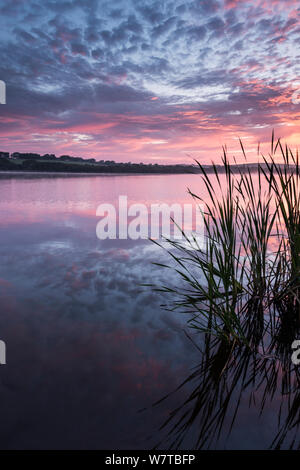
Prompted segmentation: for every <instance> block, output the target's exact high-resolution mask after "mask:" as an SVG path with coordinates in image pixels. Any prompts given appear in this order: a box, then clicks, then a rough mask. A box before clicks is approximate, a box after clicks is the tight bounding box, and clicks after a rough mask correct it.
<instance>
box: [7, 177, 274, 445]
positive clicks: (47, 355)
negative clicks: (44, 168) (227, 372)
mask: <svg viewBox="0 0 300 470" xmlns="http://www.w3.org/2000/svg"><path fill="white" fill-rule="evenodd" d="M187 187H190V188H191V189H192V190H194V191H196V192H197V193H198V194H199V195H203V188H202V187H201V180H200V177H199V176H197V175H182V176H175V175H174V176H173V175H161V176H160V175H158V176H152V175H139V176H88V177H82V176H81V177H79V176H75V177H62V176H46V175H43V176H29V175H25V176H20V175H19V176H18V177H12V176H7V175H6V176H5V175H1V177H0V213H1V218H0V241H1V244H0V251H1V264H0V305H1V315H0V339H2V340H4V341H5V342H6V345H7V365H6V366H0V446H1V448H4V449H13V448H26V449H27V448H34V449H38V448H44V449H45V448H57V449H58V448H62V449H63V448H78V449H81V448H85V449H91V448H94V449H95V448H98V449H126V448H130V449H136V448H146V449H147V448H151V447H152V446H153V445H154V444H155V443H156V442H157V441H158V440H159V438H160V434H159V432H158V428H159V426H160V424H162V422H163V420H164V419H165V418H166V416H167V414H168V412H169V411H170V410H171V409H172V407H173V406H176V400H177V399H178V396H177V398H176V397H174V398H171V399H170V400H169V401H166V402H164V403H163V404H162V405H160V406H158V407H154V408H152V407H151V405H152V404H153V403H154V402H155V401H156V400H158V399H160V398H161V397H162V396H163V395H165V394H167V393H168V392H171V391H172V390H174V389H175V388H176V386H177V385H179V383H180V382H181V381H182V380H184V379H185V377H186V376H187V375H188V374H189V373H190V371H191V369H192V367H193V366H195V365H196V364H197V362H198V361H199V358H198V356H197V350H196V349H195V348H194V346H193V345H192V344H191V342H190V341H189V340H188V339H187V337H186V336H185V334H184V332H183V328H184V327H185V326H186V325H185V319H184V318H183V317H181V316H180V315H179V314H178V313H171V312H166V311H164V310H163V309H162V308H161V307H160V303H161V299H160V298H159V296H158V295H157V294H155V293H152V292H151V290H150V288H149V289H148V288H143V287H140V284H142V283H145V282H160V281H161V282H163V281H164V280H165V279H164V276H165V275H166V274H165V272H162V271H161V269H159V268H158V267H155V266H154V265H152V262H153V261H158V260H159V261H161V260H162V259H163V256H164V255H163V252H162V250H161V249H159V248H158V247H156V246H155V245H153V244H152V243H151V242H149V241H148V240H143V241H141V240H139V241H126V240H105V241H100V240H99V239H97V237H96V225H97V222H98V220H99V218H98V217H96V208H97V206H98V205H99V204H100V203H103V202H108V203H113V204H116V203H117V199H118V196H119V195H127V196H128V201H129V203H131V202H141V203H146V204H150V203H154V202H166V203H169V204H171V203H173V202H180V203H183V202H187V203H188V202H190V196H189V195H188V194H187ZM184 393H185V392H184V391H182V392H180V394H181V395H180V396H181V398H184V396H185V395H184ZM274 407H275V408H276V402H275V403H273V404H272V407H268V406H267V407H266V411H265V414H264V419H263V420H259V419H258V418H257V417H256V415H255V414H254V413H253V411H252V410H249V408H248V403H247V401H246V400H245V403H242V405H241V410H240V413H239V420H238V425H237V426H236V427H235V428H234V429H233V432H232V434H231V436H230V437H229V438H228V439H227V440H226V439H225V438H221V440H220V443H219V444H218V446H219V447H221V448H224V447H225V448H228V449H230V448H241V449H243V448H256V449H260V448H265V447H266V446H267V445H268V444H270V441H271V440H272V437H273V434H274V429H275V422H276V419H277V416H276V412H275V411H276V410H275V408H274ZM142 408H146V411H144V412H142V413H139V412H138V411H139V410H140V409H142ZM274 410H275V411H274ZM185 446H186V447H187V448H188V446H189V441H187V442H186V444H185Z"/></svg>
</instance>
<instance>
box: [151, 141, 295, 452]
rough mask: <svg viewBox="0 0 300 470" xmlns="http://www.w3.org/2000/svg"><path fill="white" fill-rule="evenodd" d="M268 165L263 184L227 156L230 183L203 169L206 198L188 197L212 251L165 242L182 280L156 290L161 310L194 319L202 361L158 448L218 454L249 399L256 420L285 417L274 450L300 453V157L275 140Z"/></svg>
mask: <svg viewBox="0 0 300 470" xmlns="http://www.w3.org/2000/svg"><path fill="white" fill-rule="evenodd" d="M240 145H241V149H242V153H243V156H244V159H245V162H247V156H246V153H245V150H244V147H243V144H242V142H241V141H240ZM261 157H262V158H261V161H262V163H258V164H257V173H256V175H257V176H254V173H253V171H250V170H249V171H248V172H247V171H243V172H240V173H238V174H237V173H236V172H235V173H233V171H232V169H231V164H230V162H229V159H228V155H227V150H226V148H224V149H223V166H224V169H225V183H224V176H222V178H221V176H220V174H219V170H218V167H217V166H215V165H213V167H214V174H213V175H212V174H208V173H207V172H206V170H205V168H204V167H203V166H202V165H201V164H200V163H199V162H197V164H198V165H199V168H200V170H201V178H202V181H203V183H204V186H205V188H206V192H207V197H206V198H205V199H203V198H200V197H199V196H198V195H197V194H195V193H192V192H191V191H190V194H191V196H192V197H193V198H194V199H195V201H196V202H197V203H201V204H202V205H204V208H205V209H204V224H205V244H204V247H203V246H201V247H200V246H199V244H197V238H196V237H194V239H193V240H192V241H191V239H190V238H188V237H185V243H182V242H181V241H176V240H172V239H166V240H165V241H166V242H167V251H168V253H169V255H170V257H171V260H172V262H171V263H170V264H169V265H166V264H158V265H159V266H161V268H162V269H166V268H167V269H172V270H175V271H176V273H177V275H178V276H179V278H180V282H178V283H176V284H175V285H168V284H166V285H164V286H161V285H159V286H157V285H156V286H155V285H152V288H153V289H154V290H155V291H157V292H160V293H163V294H164V295H165V296H166V303H164V304H163V308H165V309H167V310H169V311H179V312H180V313H184V314H186V315H187V325H188V327H189V330H188V332H187V334H188V336H189V338H190V339H191V341H192V342H193V344H194V345H195V347H197V348H198V350H199V357H200V362H199V364H198V366H197V367H195V368H194V369H193V370H192V372H191V373H190V374H189V375H188V377H187V378H186V380H185V381H184V382H183V383H182V384H181V385H180V386H179V387H178V389H177V390H176V391H174V392H172V393H176V392H178V391H179V390H181V392H182V390H184V389H186V393H187V396H186V399H185V400H184V401H183V402H181V403H179V405H178V407H176V409H174V410H173V411H172V412H171V413H170V415H169V417H168V419H167V420H166V421H165V422H164V423H163V424H162V427H161V432H162V433H163V438H162V440H161V441H159V442H158V443H157V446H162V445H163V446H166V445H167V446H168V447H169V448H180V447H184V443H185V442H186V439H187V436H188V435H189V436H190V437H189V438H190V439H192V440H193V445H194V448H195V449H203V448H211V447H212V446H215V445H216V443H217V441H218V439H219V438H220V436H221V435H222V434H223V433H228V432H229V433H230V432H231V430H232V428H233V425H234V424H235V423H236V420H237V418H238V416H239V409H240V404H241V400H243V399H244V398H245V397H248V398H249V406H250V407H252V408H253V412H257V413H258V414H259V415H260V416H263V414H264V410H265V407H266V404H270V403H272V404H273V405H272V406H274V410H275V412H276V413H277V415H278V420H277V429H275V430H274V439H273V441H272V442H270V444H269V446H270V448H275V449H279V448H282V447H283V448H300V439H298V440H297V431H298V426H299V422H300V421H299V419H300V414H299V411H298V410H299V405H300V388H299V385H300V382H299V378H300V377H299V370H298V368H297V365H295V364H293V362H292V360H291V356H292V349H291V345H292V342H293V341H294V339H296V338H297V336H298V335H299V329H300V166H299V158H298V153H296V154H293V152H292V151H291V149H290V148H288V147H287V146H283V145H282V143H281V141H280V139H278V140H277V141H276V142H275V138H274V132H273V134H272V141H271V151H270V153H269V155H268V156H264V155H262V156H261ZM277 162H280V163H277ZM282 163H283V164H282ZM222 175H224V173H222ZM183 236H185V234H184V233H183ZM155 243H157V242H155ZM189 244H190V246H188V245H189ZM164 249H165V247H164ZM170 395H171V394H169V395H167V396H166V397H163V398H162V399H161V400H159V402H157V403H156V406H158V405H159V404H160V403H161V402H162V401H164V400H167V399H168V397H169V396H170Z"/></svg>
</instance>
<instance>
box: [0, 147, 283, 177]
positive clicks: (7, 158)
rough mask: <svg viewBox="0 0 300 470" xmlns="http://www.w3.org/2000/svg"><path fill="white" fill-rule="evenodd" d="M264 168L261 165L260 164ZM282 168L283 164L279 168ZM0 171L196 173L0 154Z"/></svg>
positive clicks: (248, 166)
mask: <svg viewBox="0 0 300 470" xmlns="http://www.w3.org/2000/svg"><path fill="white" fill-rule="evenodd" d="M257 165H258V164H257V163H244V164H232V165H231V168H232V171H233V172H235V173H240V172H242V173H244V172H248V171H250V172H255V171H257ZM261 166H262V167H266V166H265V164H262V165H261ZM281 166H282V167H283V166H284V165H281ZM203 168H204V169H205V171H206V172H207V173H213V172H214V168H213V166H212V165H203ZM216 168H217V169H218V172H223V171H225V168H224V166H223V165H216ZM0 171H12V172H20V171H22V172H24V171H25V172H54V173H137V174H138V173H142V174H155V173H160V174H161V173H165V174H182V173H199V172H200V169H199V167H198V165H196V164H194V165H185V164H176V165H160V164H157V163H155V164H151V163H150V164H145V163H131V162H128V163H121V162H114V161H112V160H106V161H104V160H100V161H96V160H95V159H94V158H90V159H84V158H81V157H72V156H69V155H61V156H60V157H56V156H55V155H53V154H45V155H40V154H37V153H20V152H14V153H12V154H9V153H8V152H0Z"/></svg>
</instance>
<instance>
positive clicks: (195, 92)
mask: <svg viewBox="0 0 300 470" xmlns="http://www.w3.org/2000/svg"><path fill="white" fill-rule="evenodd" d="M299 13H300V8H299V5H298V2H297V1H293V0H286V1H280V2H279V1H278V0H272V1H270V0H269V1H265V0H256V1H254V2H253V1H251V2H250V1H246V0H245V1H241V0H239V1H237V0H219V1H206V0H203V1H196V0H193V1H188V2H182V1H177V0H174V1H172V2H169V3H165V2H153V1H149V0H138V1H126V2H125V1H124V0H119V1H117V2H113V3H112V2H108V1H97V0H89V1H85V2H80V1H79V0H69V1H60V2H58V1H54V0H49V1H45V2H43V3H40V2H37V1H35V0H30V1H27V2H25V1H22V0H18V1H16V2H14V4H12V3H7V2H4V1H3V0H0V26H1V28H0V37H1V44H2V46H1V49H0V79H2V80H4V81H5V82H6V84H7V105H5V107H4V106H1V117H0V146H1V149H3V150H9V151H14V150H24V151H25V150H27V151H28V150H34V151H39V152H41V153H44V152H54V153H57V154H60V153H61V152H62V151H63V152H64V153H66V152H69V153H71V154H74V155H80V156H84V157H96V158H99V159H115V160H121V161H128V160H133V161H136V160H138V161H141V160H143V161H174V162H176V161H177V162H179V161H180V162H182V161H187V156H186V155H187V154H191V153H192V154H193V155H197V156H198V157H199V158H200V159H202V160H203V161H206V160H210V159H211V158H214V157H215V155H216V151H217V150H218V149H219V147H220V145H222V144H223V143H227V144H228V145H229V147H230V145H232V147H233V148H234V146H235V142H236V137H237V136H241V137H243V138H244V139H246V140H247V142H249V148H250V150H253V149H254V144H256V142H257V141H258V140H259V141H261V142H266V141H267V140H268V139H269V138H270V134H271V131H272V128H273V127H275V128H276V129H277V132H278V134H280V135H281V136H283V137H284V138H287V139H288V140H289V142H290V143H291V144H292V145H296V143H297V140H298V138H299V115H300V109H299V105H297V104H295V103H293V102H292V100H291V97H292V94H293V92H294V91H295V89H296V88H297V86H299V78H300V70H299V65H298V64H299V60H298V53H297V49H298V46H299V31H300V25H299ZM78 135H79V136H80V135H81V136H83V137H82V138H80V137H78ZM151 142H153V143H154V142H161V143H160V144H159V145H154V144H153V145H149V144H151ZM255 148H256V145H255ZM218 153H219V152H218Z"/></svg>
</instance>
